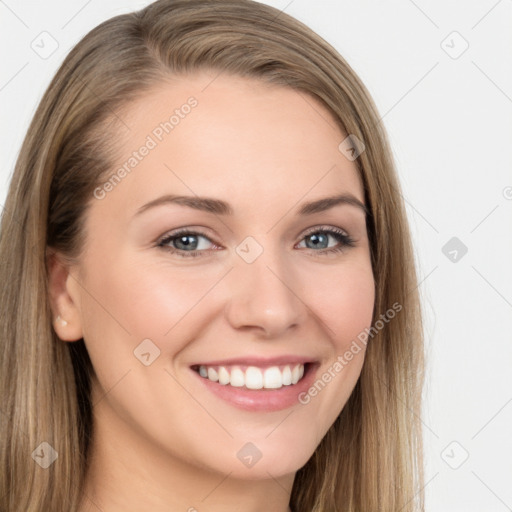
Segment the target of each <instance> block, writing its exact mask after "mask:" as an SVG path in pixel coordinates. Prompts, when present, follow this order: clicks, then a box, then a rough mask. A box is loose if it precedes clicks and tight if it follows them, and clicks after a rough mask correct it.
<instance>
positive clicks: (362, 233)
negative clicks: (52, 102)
mask: <svg viewBox="0 0 512 512" xmlns="http://www.w3.org/2000/svg"><path fill="white" fill-rule="evenodd" d="M215 76H216V75H211V74H208V73H206V72H201V73H195V74H192V75H188V76H183V77H180V78H173V79H172V81H169V82H166V83H162V84H161V85H160V86H159V87H155V88H154V89H153V90H152V91H151V92H150V93H146V94H145V95H144V97H143V98H141V99H140V100H138V101H137V102H135V103H132V104H131V105H130V106H129V108H128V109H127V111H126V112H124V113H123V120H124V121H125V122H126V124H127V125H128V126H129V128H130V130H125V131H124V132H120V141H119V143H118V152H117V153H118V154H117V157H116V167H114V168H113V171H115V169H117V168H118V166H121V165H122V164H123V162H125V161H126V160H127V159H128V158H129V157H130V156H131V154H132V152H133V151H134V150H137V149H138V148H139V147H140V146H141V145H142V144H143V143H144V141H145V139H146V137H147V135H148V134H151V132H152V130H153V129H154V128H155V126H157V125H159V123H160V122H162V121H164V120H166V119H168V118H169V115H170V113H172V110H173V109H174V108H179V107H180V105H182V104H184V103H186V101H187V98H189V97H190V96H194V97H195V98H196V99H197V101H198V105H197V106H196V107H195V108H194V109H192V110H191V112H190V114H188V115H187V116H186V117H185V118H184V119H181V120H180V123H179V125H178V126H176V127H175V128H174V130H173V131H172V132H171V133H169V134H167V135H166V136H165V137H164V139H163V140H162V142H160V143H159V144H158V145H157V147H156V148H154V149H153V150H151V152H150V153H149V154H148V156H146V157H145V158H144V159H143V160H142V161H141V162H140V163H138V165H137V167H136V168H135V169H134V170H133V171H132V172H131V173H130V174H129V175H127V176H126V177H125V178H124V179H123V180H122V181H121V183H119V184H117V186H116V187H114V189H113V190H112V191H110V192H109V193H108V194H107V195H106V197H105V198H104V199H101V200H98V199H95V198H92V200H91V207H90V209H89V210H88V212H87V217H86V224H85V229H86V232H87V242H86V247H85V251H84V253H83V254H82V256H81V258H80V260H79V261H78V262H77V263H75V264H72V265H71V264H68V263H66V262H65V260H64V259H63V258H61V257H60V256H61V255H58V254H57V256H56V257H55V258H52V260H51V263H50V291H51V303H52V311H53V313H54V315H55V317H56V316H57V315H60V317H61V318H62V319H64V320H65V321H66V322H67V324H66V325H64V324H63V323H62V322H61V321H59V320H55V322H54V327H55V330H56V332H57V334H58V336H59V338H60V339H61V340H63V341H64V342H73V341H76V340H78V339H80V338H82V337H83V338H84V340H85V343H86V346H87V349H88V352H89V354H90V357H91V360H92V363H93V366H94V369H95V373H96V375H95V377H94V379H93V383H92V397H93V398H92V402H93V404H94V405H93V414H94V424H95V431H94V437H93V443H92V447H91V466H90V469H89V472H88V475H87V483H86V495H87V499H86V500H85V502H84V506H83V508H82V509H81V510H82V511H88V510H91V511H92V510H94V511H97V510H104V511H109V512H117V511H123V512H126V511H140V510H151V511H154V512H160V511H164V510H165V511H166V512H169V511H170V510H172V511H189V512H193V511H194V510H197V511H198V512H202V511H206V510H207V511H208V512H220V511H222V512H230V511H235V510H236V511H239V510H244V511H247V512H256V511H261V510H266V511H270V512H285V511H287V510H288V502H289V498H290V493H291V489H292V485H293V480H294V476H295V473H296V472H297V470H298V469H300V468H301V467H302V466H303V465H304V464H305V463H306V462H307V460H308V459H309V458H310V457H311V455H312V454H313V452H314V450H315V448H316V447H317V446H318V444H319V442H320V440H321V439H322V437H323V436H324V435H325V433H326V432H327V430H328V429H329V427H330V426H331V425H332V423H333V422H334V420H335V419H336V417H337V416H338V414H339V413H340V411H341V409H342V408H343V406H344V404H345V403H346V400H347V399H348V397H349V395H350V393H351V391H352V389H353V387H354V385H355V383H356V381H357V379H358V377H359V375H360V371H361V367H362V364H363V360H364V349H363V350H361V351H360V352H359V353H358V354H356V355H355V356H354V358H353V359H352V360H351V361H350V362H349V363H348V364H347V365H346V367H344V368H343V371H341V372H339V374H337V376H336V377H335V378H334V379H332V381H331V382H330V383H329V384H328V385H327V386H325V388H324V389H323V390H322V391H321V392H320V393H319V394H318V395H317V396H316V397H314V398H313V399H311V401H310V402H309V403H308V404H306V405H303V404H300V403H297V404H296V405H294V406H293V407H291V408H288V409H285V410H281V411H274V412H254V411H245V410H241V409H239V408H237V407H234V406H233V405H231V404H229V403H227V402H225V401H223V400H221V399H220V398H218V397H216V396H214V395H213V394H212V393H211V392H210V391H208V390H206V389H205V388H204V386H203V385H202V383H201V382H200V380H199V378H198V376H197V375H196V374H194V373H193V372H192V371H191V370H190V365H192V364H193V363H196V362H198V361H212V360H215V359H222V358H231V357H238V356H244V355H247V354H251V355H260V356H263V357H273V356H278V355H282V354H297V355H307V356H310V357H313V358H314V359H316V360H318V361H319V364H320V367H319V369H318V370H317V371H318V373H317V376H321V375H322V374H323V373H324V372H326V371H327V369H328V368H329V367H331V366H332V365H333V363H334V362H335V361H336V358H337V356H338V355H342V354H344V353H345V351H346V350H347V349H348V348H349V346H350V343H351V342H352V340H354V339H355V338H356V337H357V335H358V334H359V333H360V332H361V331H363V330H364V328H366V327H370V325H371V319H372V310H373V304H374V298H375V297H374V279H373V274H372V267H371V261H370V250H369V242H368V237H367V233H366V225H365V214H364V212H363V210H361V209H359V208H357V207H354V206H351V205H349V204H340V205H337V206H335V207H333V208H331V209H329V210H326V211H323V212H319V213H315V214H312V215H308V216H300V215H298V213H297V211H298V209H299V207H300V205H301V204H302V203H303V202H305V201H312V200H315V199H320V198H323V197H327V196H332V195H334V194H339V193H350V194H352V195H353V196H355V197H356V198H358V199H359V200H360V201H361V202H364V193H363V187H362V184H361V181H360V178H359V176H358V173H357V170H356V166H355V163H354V162H351V161H350V160H348V159H347V158H345V156H344V155H343V154H342V153H341V152H340V151H339V150H338V145H339V144H340V142H341V141H342V140H343V139H344V138H345V135H344V134H343V133H342V132H341V131H340V129H339V128H338V127H337V125H336V123H335V121H334V119H333V117H332V116H331V114H330V113H329V112H328V111H327V110H326V109H325V107H323V106H322V105H321V104H320V103H319V102H318V101H317V100H315V99H314V98H311V97H308V96H305V95H304V94H299V93H297V92H295V91H293V90H292V89H289V88H285V87H280V86H269V85H266V84H264V83H262V82H259V81H255V80H252V79H246V78H238V77H232V76H224V75H221V76H218V77H217V78H215ZM214 78H215V79H214ZM212 80H213V82H212ZM208 84H209V85H208ZM169 112H170V113H169ZM164 164H165V165H164ZM164 194H180V195H191V196H195V195H198V196H208V197H212V198H217V199H222V200H224V201H226V202H229V203H230V204H231V207H232V209H233V211H234V213H233V215H231V216H229V215H215V214H212V213H209V212H204V211H199V210H195V209H192V208H189V207H186V206H182V205H177V204H167V205H161V206H158V207H155V208H151V209H148V210H147V211H145V212H144V213H141V214H140V215H136V212H137V210H138V209H139V208H140V207H141V206H142V205H144V204H146V203H148V202H149V201H152V200H154V199H156V198H158V197H160V196H161V195H164ZM183 227H185V228H189V227H190V228H192V227H193V228H195V229H196V230H198V229H200V228H201V231H202V232H203V233H204V235H206V237H207V238H202V237H201V238H199V240H200V243H201V250H204V252H203V256H199V257H195V258H190V257H189V258H183V257H180V256H178V255H175V254H171V253H170V252H168V251H165V250H164V249H162V248H160V247H157V246H156V244H157V242H158V239H159V238H161V237H163V236H164V235H166V234H168V233H170V232H172V231H175V230H176V229H178V228H183ZM312 227H313V228H315V227H324V228H338V229H341V230H343V231H344V232H346V233H348V234H349V235H350V236H351V237H352V238H353V240H354V246H353V247H344V248H343V249H342V250H341V251H340V252H337V253H328V254H327V253H325V247H326V245H327V243H326V244H325V245H322V246H321V248H320V249H318V248H309V247H307V246H306V242H307V241H309V240H311V233H309V236H308V237H306V236H305V232H306V231H307V230H308V229H309V228H312ZM313 232H314V230H313ZM316 232H317V233H318V231H316ZM248 236H251V237H253V238H254V239H255V240H256V241H257V242H258V244H259V245H260V246H261V248H262V249H263V253H262V254H261V255H260V256H259V257H258V258H257V259H256V260H255V261H254V262H252V263H250V264H249V263H247V262H246V261H244V259H242V258H241V257H240V256H239V255H238V253H237V252H236V248H237V246H238V245H239V244H240V243H241V242H242V241H243V240H244V239H245V238H246V237H248ZM169 245H172V243H171V244H169ZM328 246H329V248H332V247H335V246H340V241H339V240H338V239H337V238H335V237H333V236H332V235H330V236H329V239H328ZM174 247H175V248H176V243H174ZM177 247H178V248H182V247H183V246H179V245H178V246H177ZM322 251H324V253H323V254H322ZM183 252H184V251H182V253H183ZM148 338H149V339H151V340H152V342H153V343H154V344H155V345H156V346H157V347H158V348H159V350H160V355H159V357H157V358H156V359H155V360H154V361H153V362H152V363H151V364H150V365H149V366H145V365H144V364H142V363H141V362H140V361H139V359H137V358H136V357H135V356H134V350H135V349H136V347H137V346H138V345H139V344H140V343H141V342H142V340H144V339H148ZM247 442H251V443H253V444H254V445H255V446H257V448H258V449H259V451H260V452H261V454H262V457H261V459H260V460H259V461H258V462H257V463H256V464H255V465H254V466H252V467H251V468H248V467H246V466H245V465H244V464H242V463H241V462H240V460H239V459H238V458H237V456H236V454H237V452H238V451H239V450H240V449H241V447H242V446H243V445H244V444H245V443H247Z"/></svg>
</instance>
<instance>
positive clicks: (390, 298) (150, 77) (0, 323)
mask: <svg viewBox="0 0 512 512" xmlns="http://www.w3.org/2000/svg"><path fill="white" fill-rule="evenodd" d="M205 68H208V69H212V70H214V71H216V72H225V73H228V74H229V73H230V74H233V75H240V76H245V77H251V78H254V79H258V80H262V81H266V82H269V83H272V84H279V85H282V86H285V87H292V88H294V89H295V90H297V91H299V92H300V93H304V94H307V95H310V96H312V97H314V98H316V99H317V100H319V101H320V102H322V103H323V104H324V105H325V107H326V108H327V109H328V110H329V111H330V112H331V113H332V114H333V116H334V118H335V119H336V120H337V122H338V123H339V127H340V129H341V130H342V131H343V132H344V133H345V134H352V135H355V136H356V137H357V138H358V139H360V140H361V141H363V142H364V145H365V150H364V151H363V152H362V153H361V155H360V156H359V157H358V158H357V160H356V161H355V162H356V164H357V166H358V170H359V172H360V176H361V180H362V183H363V185H364V191H365V196H366V197H365V200H366V204H367V205H368V209H369V214H368V216H367V229H368V235H369V239H370V250H371V258H372V265H373V272H374V276H375V287H376V298H375V308H374V321H375V320H376V319H377V318H379V315H381V314H382V313H384V312H385V311H386V310H387V309H389V307H390V305H391V304H394V303H398V304H399V305H401V306H402V309H401V311H400V313H399V314H397V315H396V317H395V318H394V319H393V320H392V321H390V322H389V323H387V325H386V326H385V328H383V329H380V330H378V332H377V333H376V334H375V335H374V336H373V337H372V338H371V340H370V341H369V343H368V346H367V352H366V359H365V362H364V365H363V369H362V373H361V376H360V378H359V380H358V382H357V384H356V387H355V389H354V391H353V393H352V395H351V397H350V399H349V401H348V402H347V404H346V405H345V407H344V408H343V411H342V412H341V414H340V415H339V417H338V418H337V419H336V421H335V423H334V424H333V425H332V427H331V428H330V430H329V431H328V433H327V434H326V436H325V437H324V439H323V440H322V442H321V443H320V445H319V446H318V448H317V449H316V451H315V452H314V454H313V456H312V457H311V459H310V460H309V461H308V462H307V463H306V465H305V466H304V467H302V468H301V469H300V470H299V471H298V473H297V475H296V478H295V482H294V486H293V490H292V496H291V502H290V504H291V506H292V507H293V509H294V510H295V511H297V512H334V511H339V512H376V511H389V512H391V511H394V512H396V511H398V510H400V511H401V512H412V511H419V510H423V495H422V484H423V469H422V440H421V423H420V419H419V416H420V399H421V389H422V385H423V339H422V324H421V312H420V304H419V297H418V291H417V288H416V287H417V283H416V271H415V265H414V259H413V251H412V248H411V241H410V234H409V228H408V225H407V219H406V215H405V211H404V206H403V201H402V198H401V194H400V186H399V183H398V180H397V177H396V173H395V170H394V163H393V159H392V156H391V152H390V149H389V144H388V141H387V136H386V133H385V131H384V128H383V126H382V123H381V122H380V121H379V115H378V112H377V109H376V107H375V106H374V103H373V101H372V99H371V98H370V96H369V93H368V92H367V90H366V88H365V86H364V85H363V84H362V83H361V81H360V80H359V78H358V77H357V76H356V74H355V73H354V71H353V70H352V69H351V68H350V66H349V65H348V64H347V62H345V60H344V59H343V58H342V57H341V56H340V55H339V54H338V53H337V52H336V51H335V50H334V49H333V48H332V47H331V46H330V45H329V44H328V43H326V42H325V41H324V40H323V39H322V38H320V37H319V36H318V35H316V34H315V33H314V32H313V31H311V30H310V29H309V28H307V27H306V26H304V25H303V24H302V23H300V22H298V21H297V20H295V19H294V18H292V17H290V16H288V15H286V14H285V13H283V12H279V11H278V10H276V9H274V8H272V7H269V6H266V5H263V4H259V3H256V2H253V1H251V0H215V1H214V2H212V1H208V0H159V1H157V2H155V3H153V4H151V5H149V6H148V7H146V8H144V9H142V10H140V11H138V12H135V13H130V14H125V15H121V16H117V17H115V18H112V19H110V20H108V21H106V22H104V23H102V24H101V25H99V26H98V27H96V28H95V29H93V30H92V31H91V32H90V33H88V34H87V35H86V36H85V37H84V38H83V39H82V40H81V41H80V42H79V43H78V44H77V45H76V47H75V48H73V50H72V51H71V52H70V53H69V55H68V56H67V58H66V59H65V61H64V63H63V64H62V66H61V67H60V69H59V70H58V72H57V74H56V75H55V77H54V79H53V81H52V82H51V84H50V86H49V87H48V89H47V91H46V93H45V95H44V97H43V99H42V101H41V103H40V105H39V108H38V110H37V112H36V114H35V116H34V119H33V121H32V123H31V125H30V128H29V130H28V133H27V135H26V138H25V140H24V142H23V145H22V148H21V151H20V155H19V158H18V161H17V163H16V167H15V171H14V175H13V178H12V181H11V184H10V188H9V192H8V195H7V202H6V204H5V209H4V211H3V215H2V221H1V227H0V229H1V239H0V261H1V262H2V266H1V269H0V282H2V288H1V291H0V329H1V331H0V333H1V334H0V336H1V338H0V342H1V347H0V353H1V360H0V395H1V399H2V403H1V408H0V411H1V412H0V416H1V436H0V446H1V450H0V468H1V469H0V471H1V476H0V502H1V504H0V510H1V511H2V512H21V511H23V512H25V511H27V510H30V511H35V510H41V511H48V510H55V511H57V510H58V511H61V510H67V511H77V510H78V508H79V505H80V500H81V496H82V494H81V493H82V489H83V484H84V478H85V472H86V467H87V462H88V445H89V439H90V438H91V435H92V421H91V417H92V416H91V414H92V413H91V411H92V404H91V403H90V397H89V382H90V381H89V377H90V375H91V372H93V368H92V365H91V362H90V359H89V357H88V355H87V351H86V349H85V346H84V343H83V340H79V341H78V342H75V343H64V342H62V341H60V340H59V339H58V338H57V336H56V334H55V332H54V330H53V328H52V317H51V311H50V307H49V299H48V277H47V276H48V274H47V264H46V255H47V250H48V248H53V249H55V250H58V251H60V252H62V253H63V254H66V255H67V256H68V257H69V258H70V259H75V258H78V257H79V256H80V254H81V250H82V249H83V247H84V242H85V240H84V238H85V235H84V230H83V221H84V216H85V215H86V213H87V208H88V204H89V202H90V201H91V197H92V193H93V190H94V188H95V187H96V186H98V184H100V183H101V182H102V177H103V176H105V175H106V174H107V173H109V172H111V170H112V167H111V166H112V155H113V152H114V150H115V142H116V136H115V130H114V127H116V126H118V125H119V123H120V121H119V119H118V113H119V112H120V110H121V109H122V108H124V107H126V106H127V105H129V104H130V102H131V101H132V100H134V99H136V98H139V97H142V96H143V95H144V92H145V91H148V90H149V89H150V88H151V87H153V86H154V85H155V84H157V83H161V82H162V81H163V80H164V79H165V78H166V77H169V76H172V75H173V74H176V73H188V72H189V71H194V70H199V69H205ZM340 142H341V141H340ZM44 441H45V442H47V443H49V445H51V446H52V447H53V448H54V449H55V450H56V451H57V452H58V459H57V460H56V461H55V462H54V463H53V464H51V465H50V466H49V467H48V468H42V467H41V466H40V465H38V464H36V462H35V460H34V457H32V456H31V454H33V452H34V450H35V449H36V448H37V447H39V446H40V445H41V443H42V442H44Z"/></svg>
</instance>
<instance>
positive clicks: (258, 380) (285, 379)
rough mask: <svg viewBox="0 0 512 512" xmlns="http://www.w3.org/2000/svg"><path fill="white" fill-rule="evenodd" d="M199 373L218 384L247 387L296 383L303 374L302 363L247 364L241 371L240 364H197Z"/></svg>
mask: <svg viewBox="0 0 512 512" xmlns="http://www.w3.org/2000/svg"><path fill="white" fill-rule="evenodd" d="M199 375H201V377H204V378H206V379H209V380H211V381H213V382H218V383H219V384H223V385H226V384H229V385H231V386H234V387H243V386H245V387H246V388H248V389H262V388H266V389H278V388H280V387H282V386H289V385H290V384H297V382H299V380H300V379H301V378H302V376H303V375H304V365H303V364H296V365H285V366H281V367H279V366H270V367H269V368H265V369H260V368H258V367H257V366H248V367H247V369H246V370H245V371H243V370H242V369H241V368H240V366H203V365H201V366H199Z"/></svg>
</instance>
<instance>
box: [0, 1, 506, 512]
mask: <svg viewBox="0 0 512 512" xmlns="http://www.w3.org/2000/svg"><path fill="white" fill-rule="evenodd" d="M147 3H148V2H147V1H142V0H139V1H135V0H101V1H100V0H90V1H86V0H83V1H82V0H80V1H76V0H75V1H64V0H46V1H45V2H36V1H35V0H31V1H28V0H25V1H23V2H21V1H18V0H0V42H1V46H0V48H1V50H0V51H1V69H2V72H1V74H0V108H1V119H2V123H1V126H0V139H1V147H2V151H1V154H0V164H1V167H0V169H1V176H0V205H3V204H4V200H5V195H6V193H7V184H8V181H9V179H10V176H11V173H12V169H13V166H14V163H15V159H16V157H17V154H18V151H19V147H20V144H21V141H22V138H23V136H24V133H25V131H26V129H27V126H28V123H29V121H30V119H31V117H32V115H33V113H34V110H35V107H36V105H37V103H38V101H39V99H40V98H41V95H42V93H43V91H44V90H45V88H46V86H47V85H48V83H49V81H50V79H51V77H52V75H53V74H54V73H55V71H56V70H57V68H58V66H59V65H60V63H61V62H62V60H63V58H64V56H65V55H66V54H67V53H68V51H69V50H70V48H71V47H72V46H73V45H74V44H76V43H77V42H78V40H79V39H81V37H82V36H83V35H85V33H86V32H88V31H89V30H90V29H92V28H93V27H94V26H96V25H98V24H99V23H100V22H102V21H104V20H105V19H107V18H110V17H112V16H114V15H116V14H121V13H124V12H129V11H132V10H135V9H139V8H142V7H144V6H145V5H147ZM264 3H268V4H270V5H273V6H274V7H277V8H278V9H280V10H284V11H285V12H286V13H288V14H290V15H292V16H295V17H296V18H298V19H299V20H301V21H303V22H305V23H306V24H307V25H309V26H310V27H311V28H312V29H314V30H315V31H316V32H318V33H319V34H320V35H321V36H322V37H324V38H325V39H326V40H327V41H328V42H330V43H331V44H332V45H333V46H334V47H335V48H336V49H337V50H338V51H339V52H340V53H341V54H342V55H343V56H344V57H345V59H346V60H347V61H348V62H349V64H350V65H351V66H352V67H353V68H354V69H355V71H356V72H357V73H358V74H359V76H360V77H361V78H362V80H363V82H364V83H365V84H366V86H367V87H368V89H369V91H370V93H371V94H372V96H373V98H374V100H375V102H376V104H377V107H378V109H379V111H380V113H381V115H382V116H383V118H384V125H385V126H386V128H387V130H388V133H389V136H390V142H391V145H392V148H393V152H394V156H395V160H396V163H397V168H398V172H399V174H400V179H401V183H402V186H403V192H404V199H405V201H406V205H407V211H408V215H409V220H410V223H411V229H412V232H413V237H414V243H415V247H416V252H417V259H418V262H417V264H418V270H419V275H420V284H419V287H420V290H421V294H422V298H423V306H424V313H425V323H426V330H425V334H426V341H427V356H428V369H427V370H428V371H427V384H426V387H425V407H424V412H423V415H422V421H423V424H424V427H425V428H424V433H425V448H426V482H427V485H426V494H427V511H429V512H434V511H435V512H444V511H447V512H448V511H449V512H456V511H461V512H482V511H485V512H503V511H506V510H512V485H511V482H512V457H511V456H512V441H511V434H512V428H511V427H512V337H511V334H510V332H511V329H510V328H511V319H512V314H511V313H512V286H511V284H512V270H511V268H512V173H511V169H512V165H511V164H512V51H511V50H512V2H511V1H510V0H501V1H496V0H485V1H479V2H476V1H472V2H455V1H445V2H442V1H440V0H437V1H435V2H427V1H426V0H423V1H420V0H417V1H416V2H413V1H412V0H393V1H388V2H370V1H368V0H365V1H358V2H348V1H346V0H343V1H334V0H330V1H328V0H316V1H313V0H292V1H291V2H290V1H289V0H267V1H265V2H264ZM43 31H47V32H48V33H49V34H51V36H52V37H53V38H54V39H55V40H56V41H57V42H58V48H57V50H56V51H55V52H54V53H53V54H52V55H51V56H49V57H48V58H47V59H42V58H41V57H39V56H38V55H37V54H36V53H35V52H34V51H33V50H32V48H31V43H32V42H33V41H34V40H35V41H36V43H37V41H38V39H37V38H38V37H39V35H40V34H41V32H43ZM454 31H456V32H458V33H459V34H460V36H462V38H464V39H465V40H466V41H467V43H468V44H469V47H468V49H467V50H466V51H465V52H464V53H462V54H461V55H460V56H458V57H457V58H452V57H454V56H457V54H458V52H459V51H461V50H462V49H463V44H464V42H463V41H462V39H461V38H460V37H459V36H457V35H454V34H452V33H453V32H454ZM443 41H444V43H443ZM445 50H446V51H445ZM447 51H448V52H451V54H452V56H450V55H449V54H448V53H447ZM507 187H508V188H507ZM452 237H457V238H458V239H459V240H460V241H461V242H462V243H463V244H464V245H465V246H466V247H467V248H468V252H467V253H466V254H465V255H464V256H462V257H460V254H461V252H460V250H459V252H458V253H457V254H458V255H457V261H456V262H453V261H450V259H449V258H448V257H447V256H445V254H444V253H443V252H442V248H443V246H444V245H445V244H446V243H447V242H448V241H449V240H450V239H451V238H452ZM448 250H452V248H451V247H449V248H448ZM448 250H447V251H446V252H448ZM450 257H454V253H453V252H452V256H450ZM454 442H455V443H454ZM466 456H467V457H468V458H467V460H465V461H464V459H465V457H466ZM459 465H460V467H458V468H457V469H455V467H456V466H459Z"/></svg>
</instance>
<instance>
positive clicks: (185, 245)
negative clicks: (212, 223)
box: [176, 235, 197, 249]
mask: <svg viewBox="0 0 512 512" xmlns="http://www.w3.org/2000/svg"><path fill="white" fill-rule="evenodd" d="M191 238H192V239H195V240H194V241H192V242H190V241H187V239H191ZM176 243H177V244H182V245H183V247H178V249H182V248H185V249H186V248H189V249H190V248H192V249H195V248H196V247H197V237H195V236H194V235H185V236H181V237H180V238H177V239H176ZM192 246H193V247H192Z"/></svg>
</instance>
